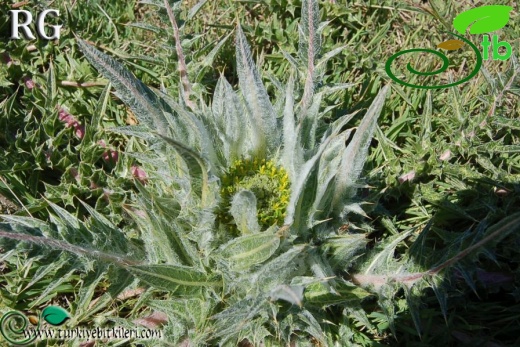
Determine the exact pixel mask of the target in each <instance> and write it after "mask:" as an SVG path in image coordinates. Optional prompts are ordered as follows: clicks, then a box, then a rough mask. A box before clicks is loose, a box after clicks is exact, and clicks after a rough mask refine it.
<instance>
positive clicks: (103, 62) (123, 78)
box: [78, 39, 167, 135]
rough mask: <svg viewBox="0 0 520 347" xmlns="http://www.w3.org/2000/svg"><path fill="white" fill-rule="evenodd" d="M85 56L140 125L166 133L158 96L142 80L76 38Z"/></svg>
mask: <svg viewBox="0 0 520 347" xmlns="http://www.w3.org/2000/svg"><path fill="white" fill-rule="evenodd" d="M78 45H79V47H80V49H81V51H82V52H83V54H85V57H87V59H88V60H89V61H90V63H91V64H92V65H94V66H95V67H96V68H97V69H98V70H99V71H100V72H101V74H103V75H104V76H105V77H106V78H108V79H109V80H110V82H111V83H112V85H113V86H114V87H115V88H116V90H117V94H118V96H119V97H120V98H121V100H122V101H123V102H124V103H125V104H126V105H128V107H130V109H131V110H132V112H133V113H134V114H135V116H136V117H137V119H138V120H139V122H140V123H141V124H142V125H146V126H147V127H149V128H151V129H157V130H158V131H159V133H161V134H163V135H165V134H166V132H165V131H166V129H167V127H166V120H165V119H164V116H163V114H162V110H161V108H160V103H159V100H158V97H157V96H156V95H155V94H154V93H153V92H152V91H151V90H150V88H148V87H147V86H146V85H145V84H144V83H143V82H141V81H140V80H138V79H137V78H136V77H135V76H134V75H133V74H131V73H130V72H129V71H128V70H126V69H125V68H124V66H123V65H122V64H121V63H119V62H118V61H116V60H115V59H113V58H112V57H110V56H108V55H106V54H105V53H102V52H100V51H98V50H97V49H96V48H94V47H92V46H91V45H89V44H87V43H86V42H85V41H83V40H79V39H78Z"/></svg>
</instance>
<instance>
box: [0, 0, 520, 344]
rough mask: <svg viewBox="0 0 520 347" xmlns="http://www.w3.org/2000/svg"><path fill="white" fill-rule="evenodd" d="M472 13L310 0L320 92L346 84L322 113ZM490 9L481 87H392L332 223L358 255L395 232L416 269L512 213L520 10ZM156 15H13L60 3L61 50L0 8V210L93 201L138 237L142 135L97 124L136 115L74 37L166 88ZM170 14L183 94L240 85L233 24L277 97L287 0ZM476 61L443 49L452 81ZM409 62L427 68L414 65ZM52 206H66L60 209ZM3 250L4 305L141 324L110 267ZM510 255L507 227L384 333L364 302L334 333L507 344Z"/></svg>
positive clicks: (190, 5)
mask: <svg viewBox="0 0 520 347" xmlns="http://www.w3.org/2000/svg"><path fill="white" fill-rule="evenodd" d="M482 4H484V3H483V2H482V3H481V2H478V1H456V2H455V1H453V2H445V1H436V0H432V1H428V2H426V1H377V2H376V1H340V0H337V1H329V0H327V1H320V19H321V21H327V22H328V25H327V27H326V29H324V31H323V35H322V52H324V53H326V52H331V51H334V50H335V49H338V50H340V53H339V54H338V55H336V56H335V57H334V58H333V59H331V60H329V61H328V62H327V64H326V67H325V74H324V76H325V77H324V79H323V85H325V86H326V85H327V84H333V83H352V84H353V86H352V87H350V88H348V89H346V90H344V91H338V92H336V93H332V94H331V95H330V96H328V97H327V99H326V100H325V101H324V103H323V104H324V105H326V106H331V105H334V107H331V108H330V110H329V112H328V113H327V117H328V119H327V121H328V122H332V121H334V120H336V119H338V118H339V117H341V116H343V115H345V114H348V113H352V112H354V111H357V110H364V109H366V108H367V106H369V105H370V103H371V102H372V101H373V99H374V98H375V96H376V94H377V92H378V91H379V90H380V89H381V88H382V86H383V85H385V84H388V83H389V82H390V81H389V79H388V77H387V76H386V72H385V71H384V63H385V61H386V59H387V58H388V57H389V56H390V55H392V54H393V53H395V52H397V51H399V50H402V49H408V48H414V47H426V48H431V47H434V46H435V45H436V44H437V43H439V42H442V41H444V40H446V39H447V38H446V35H445V34H443V33H442V30H451V21H452V19H453V17H454V16H455V15H456V14H458V13H461V12H462V11H464V10H467V9H469V8H471V7H474V6H478V5H482ZM494 4H505V5H510V6H516V7H515V10H514V11H513V13H512V18H511V19H510V21H509V24H508V25H507V26H506V27H505V28H503V29H502V30H501V31H500V32H499V34H500V37H501V38H503V39H505V40H507V41H508V42H510V43H511V45H512V46H513V56H512V57H511V59H509V60H508V61H504V62H501V61H493V60H489V61H485V62H484V65H483V67H482V70H481V73H480V74H479V75H478V76H477V77H475V78H474V79H472V80H471V81H470V82H468V83H466V84H463V85H460V86H457V87H454V88H449V89H443V90H438V91H426V90H422V89H412V88H405V87H402V86H400V85H397V84H395V83H392V84H391V86H392V89H391V94H389V95H388V98H387V101H386V103H385V107H384V109H383V112H382V114H381V117H380V118H379V121H378V128H377V131H376V134H375V137H374V140H373V142H372V146H371V151H370V156H369V158H368V160H367V163H366V165H365V171H364V175H363V176H364V178H365V180H364V182H365V183H366V187H365V188H363V189H362V190H361V191H360V192H359V198H360V200H361V201H363V202H364V208H365V211H367V215H368V216H367V217H368V218H358V219H357V220H354V221H353V222H354V223H353V224H352V228H359V230H349V227H350V226H349V225H345V226H344V231H345V232H349V231H352V232H363V233H365V234H366V235H367V237H368V238H369V240H370V242H369V244H368V246H367V253H369V251H370V250H371V249H377V247H378V245H380V244H384V242H385V241H388V240H395V239H399V236H400V235H404V234H405V233H409V236H408V237H407V238H404V239H403V240H401V241H402V242H400V243H399V246H398V247H397V248H396V250H397V252H396V254H395V255H394V256H395V257H396V258H400V257H402V256H404V254H407V256H409V257H411V258H412V259H413V260H414V261H415V262H416V263H417V264H419V265H420V266H422V268H423V269H424V270H426V269H429V268H431V267H433V266H435V265H436V264H439V263H440V262H442V260H445V259H446V254H447V253H449V251H450V250H460V249H464V248H465V247H468V246H470V245H471V244H475V243H476V242H478V241H479V240H481V239H482V238H483V237H484V231H485V230H486V228H487V227H488V226H491V225H493V224H495V223H498V222H499V221H501V220H503V219H504V218H506V217H508V216H510V215H512V214H514V213H516V212H519V211H520V201H519V200H520V194H519V193H520V180H519V178H520V156H519V155H518V153H519V151H520V144H519V140H520V137H519V132H520V121H519V120H518V115H520V106H519V105H520V103H519V102H518V97H519V93H520V78H519V76H518V75H519V73H520V67H519V64H518V60H517V57H518V52H520V41H519V39H518V37H520V25H519V24H518V23H520V22H519V21H518V7H517V6H518V5H517V4H516V2H513V1H496V2H494ZM155 5H157V3H156V2H155V1H153V0H145V1H142V2H140V3H135V2H133V1H129V2H125V1H114V2H104V1H95V0H91V1H60V2H53V3H45V2H34V3H33V2H28V3H27V4H24V5H23V7H21V8H24V9H29V10H31V11H38V10H39V9H42V8H49V7H52V8H55V7H58V8H59V9H60V11H61V13H62V16H61V17H60V19H58V20H57V21H59V22H62V23H64V30H63V31H62V33H61V38H60V40H58V41H55V42H48V41H45V40H35V41H25V40H17V41H16V40H9V39H8V36H9V34H8V33H9V22H8V20H7V19H8V18H9V17H8V14H7V11H8V10H9V9H12V8H13V6H14V3H11V2H9V3H6V2H3V3H2V4H0V18H2V19H1V20H0V33H2V34H1V40H0V57H1V61H0V111H1V116H0V128H1V131H0V146H1V150H2V151H3V154H4V155H2V156H1V157H0V205H1V208H2V213H5V214H15V215H19V216H34V217H38V218H40V219H43V220H47V221H56V219H60V218H61V219H66V218H67V216H68V215H66V214H65V213H64V212H63V211H68V213H70V215H71V216H72V215H73V216H74V217H76V218H78V219H80V220H82V219H83V218H84V216H86V215H88V214H90V213H91V211H89V207H91V208H93V209H95V210H96V211H98V212H99V213H100V214H102V215H104V216H106V217H107V218H108V219H109V220H110V222H111V223H113V224H115V225H117V226H118V227H120V228H122V230H124V231H125V233H126V234H127V235H128V237H129V238H130V239H132V240H134V242H135V243H136V244H139V242H140V240H139V238H138V236H137V235H135V234H133V230H134V228H135V225H134V224H133V222H132V221H131V220H130V219H129V218H128V216H129V214H131V213H133V212H132V201H133V200H132V199H134V198H135V194H136V193H137V192H138V191H139V190H138V188H137V187H138V186H139V185H141V184H146V183H147V182H148V181H151V180H153V177H154V172H153V170H152V166H150V165H149V164H147V163H146V161H145V160H144V158H142V157H139V156H137V155H127V153H131V152H132V153H134V152H143V151H145V148H144V146H143V145H142V142H140V141H137V140H135V139H134V138H132V137H126V136H123V135H119V134H115V133H112V132H107V131H106V129H107V128H110V127H113V126H123V125H127V124H135V123H136V119H135V117H134V116H133V114H132V113H131V111H130V110H129V109H128V108H127V107H126V106H125V105H124V104H123V103H122V102H121V101H120V100H119V99H118V98H117V97H116V96H115V95H114V94H112V93H111V92H110V90H109V89H108V87H107V86H108V82H107V80H105V79H104V78H103V77H101V76H100V75H99V73H98V72H97V71H96V70H95V69H94V68H93V67H91V65H90V64H89V63H88V62H87V61H86V60H85V58H84V57H83V55H82V53H81V52H80V51H79V49H78V48H77V45H76V38H75V36H74V35H76V36H77V37H80V38H82V39H84V40H87V41H88V42H90V43H92V44H93V45H95V46H96V47H98V49H100V50H102V51H104V52H106V53H108V54H110V55H112V56H113V57H115V58H117V59H119V61H122V62H124V64H125V65H126V66H127V68H128V69H129V70H131V71H132V72H133V73H134V74H135V75H136V76H137V77H138V78H139V79H141V80H142V81H143V82H145V83H146V84H147V85H150V86H153V87H156V88H163V89H165V90H166V91H168V93H169V94H170V95H178V94H179V92H180V90H179V85H180V83H179V73H178V65H177V61H178V59H177V58H178V57H177V53H176V50H175V47H174V40H173V33H172V31H171V27H170V25H169V21H168V19H167V16H166V12H165V11H164V10H163V9H161V10H159V8H158V7H157V6H155ZM174 8H175V9H176V10H177V11H178V18H179V20H180V21H179V25H180V27H181V41H182V47H183V49H184V52H185V53H186V61H187V67H188V75H189V76H190V79H191V81H192V82H194V84H193V89H194V90H196V91H198V92H200V93H201V94H203V95H204V97H205V98H206V100H207V101H210V100H211V96H212V95H213V92H214V90H215V88H216V82H217V79H218V77H219V76H220V75H221V74H223V75H224V76H226V78H227V80H228V81H229V82H230V83H231V84H232V85H236V84H237V83H238V79H237V75H236V63H235V47H234V30H235V24H236V21H237V20H239V21H240V23H241V25H242V27H243V30H244V33H245V35H246V37H247V39H248V41H249V43H250V44H251V48H252V51H253V55H254V57H255V61H256V62H257V65H258V66H261V67H262V68H261V71H263V72H264V74H263V76H264V82H265V84H266V85H267V88H268V92H269V94H270V96H271V97H275V96H276V93H277V92H278V90H277V88H276V84H277V81H279V80H280V81H283V82H284V83H285V82H286V81H287V77H288V76H286V75H285V74H286V73H285V72H286V71H287V69H288V64H289V62H288V61H287V59H285V56H286V55H287V54H295V53H296V52H297V50H298V28H297V25H298V23H300V17H301V2H300V1H297V0H264V1H234V0H222V1H200V2H197V1H183V2H182V3H180V2H177V3H175V4H174ZM433 28H435V30H433ZM472 61H473V60H472V57H471V54H470V53H468V54H467V55H466V54H459V55H457V56H456V58H455V60H454V64H455V65H456V66H460V68H459V69H458V71H457V72H456V73H453V74H452V75H448V77H447V78H449V79H452V80H458V79H459V77H458V76H463V75H464V74H465V73H466V72H467V71H468V69H469V67H468V65H469V66H471V63H472ZM416 63H417V64H420V65H418V66H420V67H429V66H434V64H435V62H434V59H433V58H431V57H427V56H422V57H421V60H420V61H417V62H416ZM100 100H102V101H103V102H100ZM323 107H325V106H323ZM147 180H148V181H147ZM82 202H83V203H82ZM51 204H55V205H53V206H59V207H61V208H62V209H63V210H59V211H62V213H61V215H60V213H58V212H57V211H58V210H56V209H55V208H51V207H50V206H51ZM354 225H355V226H354ZM410 231H411V232H410ZM497 241H498V240H497ZM1 247H2V254H1V258H0V260H1V262H0V271H1V272H2V277H1V278H0V286H1V287H0V296H1V304H0V307H1V309H2V310H4V311H6V310H8V308H15V309H18V310H22V311H31V310H35V309H38V308H41V307H44V306H46V305H48V304H49V303H51V302H53V303H58V304H62V305H64V306H67V307H68V306H69V305H70V306H71V307H73V308H74V312H75V320H76V322H77V323H78V324H84V325H86V326H91V325H93V324H104V323H107V322H113V321H115V322H118V320H117V318H114V317H120V318H130V319H136V317H143V316H146V314H149V308H147V307H143V305H140V303H141V301H142V300H144V298H143V297H140V296H139V295H136V293H138V292H128V291H126V292H121V290H122V288H123V287H124V286H125V285H128V284H129V283H128V281H127V282H125V281H120V282H119V283H120V284H121V286H120V287H118V288H114V286H110V285H109V284H110V283H114V282H113V281H110V283H109V282H108V281H107V278H108V277H111V276H118V275H121V274H120V273H118V272H117V271H116V270H113V269H104V268H98V267H95V268H93V265H92V264H91V263H85V262H84V261H77V263H74V264H72V266H71V264H70V258H69V257H68V256H67V255H66V254H62V253H60V252H50V253H44V254H39V253H38V251H37V250H34V249H32V248H30V247H29V246H28V245H23V244H16V245H15V243H14V242H11V241H5V242H3V243H2V244H1ZM519 250H520V238H519V237H518V236H517V234H515V233H513V234H511V235H509V236H508V237H506V238H505V239H503V240H500V242H498V243H493V244H492V245H488V246H487V247H483V248H480V249H479V251H478V252H477V253H476V254H473V256H472V257H468V258H467V259H466V258H464V259H463V260H461V261H460V262H459V263H457V264H455V266H453V267H451V268H450V270H449V271H446V272H445V273H443V275H444V277H443V278H444V280H443V281H442V284H441V285H440V287H442V293H441V292H440V291H435V290H432V289H431V288H426V289H424V290H423V291H421V292H420V293H419V295H417V296H416V299H414V300H410V299H409V298H408V296H406V295H405V294H406V293H403V292H398V293H397V295H396V296H395V297H393V298H392V305H393V308H392V311H391V315H392V316H393V318H394V320H395V323H394V324H393V325H391V324H390V322H389V320H388V317H387V314H388V312H382V311H381V310H380V309H378V308H376V307H375V306H374V304H373V303H370V302H369V303H367V304H366V305H367V307H364V308H365V309H366V312H367V316H366V320H363V319H362V317H361V316H359V315H356V313H355V312H354V313H351V315H350V316H348V317H346V321H345V323H344V324H345V326H348V327H349V329H351V330H352V331H353V334H355V336H356V337H355V339H354V340H355V341H356V343H358V344H360V345H367V346H369V345H373V346H376V345H407V346H437V345H450V346H451V345H453V346H460V345H468V346H476V345H482V346H512V345H518V344H520V340H519V338H518V336H517V335H518V334H517V327H518V326H519V325H520V287H519V280H520V277H519V276H520V271H519V262H520V252H519ZM50 264H52V266H49V265H50ZM105 271H106V274H105V276H104V277H102V279H100V277H99V276H98V274H99V273H100V272H105ZM98 272H99V273H98ZM56 278H58V279H59V280H56ZM112 278H113V277H112ZM134 290H136V289H134ZM132 293H133V295H132ZM407 298H408V299H407ZM370 305H373V306H374V307H372V309H371V307H370ZM330 314H332V315H334V314H336V315H341V314H342V312H330ZM128 343H130V342H128Z"/></svg>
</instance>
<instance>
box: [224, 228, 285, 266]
mask: <svg viewBox="0 0 520 347" xmlns="http://www.w3.org/2000/svg"><path fill="white" fill-rule="evenodd" d="M273 231H274V230H273V228H270V229H268V230H266V231H264V232H262V233H258V234H251V235H245V236H240V237H237V238H236V239H233V240H232V241H230V242H228V243H227V244H225V245H224V246H223V247H222V250H221V251H220V253H219V255H220V256H221V257H222V258H224V259H225V260H226V261H227V262H228V264H229V266H230V267H231V268H232V269H233V270H235V271H240V270H247V269H249V268H250V267H251V266H253V265H256V264H260V263H262V262H264V261H266V260H267V259H269V258H270V257H271V256H272V255H273V254H274V252H276V250H277V249H278V246H279V245H280V236H278V235H277V234H276V233H273Z"/></svg>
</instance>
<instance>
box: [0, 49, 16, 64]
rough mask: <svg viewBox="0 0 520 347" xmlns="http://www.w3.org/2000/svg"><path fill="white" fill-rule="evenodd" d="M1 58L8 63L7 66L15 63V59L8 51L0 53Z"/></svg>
mask: <svg viewBox="0 0 520 347" xmlns="http://www.w3.org/2000/svg"><path fill="white" fill-rule="evenodd" d="M0 58H1V59H2V62H3V63H4V64H7V66H10V65H11V64H12V63H13V59H11V56H10V55H9V53H7V52H4V53H2V54H0Z"/></svg>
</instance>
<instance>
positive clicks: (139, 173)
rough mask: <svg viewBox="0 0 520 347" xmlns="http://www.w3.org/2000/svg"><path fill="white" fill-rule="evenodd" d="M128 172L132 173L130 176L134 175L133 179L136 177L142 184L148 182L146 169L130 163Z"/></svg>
mask: <svg viewBox="0 0 520 347" xmlns="http://www.w3.org/2000/svg"><path fill="white" fill-rule="evenodd" d="M130 172H131V173H132V176H134V178H135V179H137V180H138V181H139V182H141V183H142V184H146V183H147V182H148V175H147V174H146V171H144V170H143V168H142V167H140V166H137V165H132V167H131V168H130Z"/></svg>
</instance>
